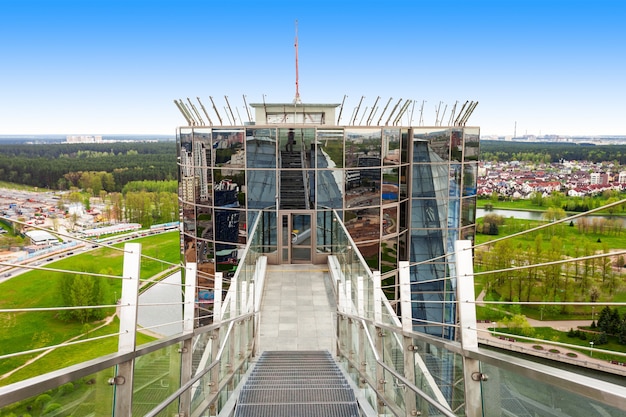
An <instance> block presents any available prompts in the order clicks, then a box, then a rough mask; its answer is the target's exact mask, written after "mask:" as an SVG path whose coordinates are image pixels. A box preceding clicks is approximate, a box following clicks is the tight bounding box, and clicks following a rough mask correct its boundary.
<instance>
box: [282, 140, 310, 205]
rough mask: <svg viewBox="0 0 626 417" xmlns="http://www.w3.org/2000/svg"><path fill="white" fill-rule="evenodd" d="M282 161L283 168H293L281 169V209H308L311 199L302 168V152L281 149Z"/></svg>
mask: <svg viewBox="0 0 626 417" xmlns="http://www.w3.org/2000/svg"><path fill="white" fill-rule="evenodd" d="M280 161H281V164H280V166H281V168H292V169H289V170H287V169H283V170H281V171H280V209H281V210H306V209H308V208H309V199H308V196H307V191H306V189H307V188H306V187H305V183H304V178H305V177H304V173H305V171H304V170H303V169H302V165H303V163H302V153H301V152H289V151H281V153H280ZM293 168H297V169H293Z"/></svg>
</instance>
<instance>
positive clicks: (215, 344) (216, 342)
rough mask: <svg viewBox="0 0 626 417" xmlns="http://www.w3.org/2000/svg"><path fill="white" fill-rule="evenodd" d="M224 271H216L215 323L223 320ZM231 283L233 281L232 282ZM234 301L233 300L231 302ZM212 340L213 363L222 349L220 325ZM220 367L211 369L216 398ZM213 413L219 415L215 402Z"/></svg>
mask: <svg viewBox="0 0 626 417" xmlns="http://www.w3.org/2000/svg"><path fill="white" fill-rule="evenodd" d="M222 279H223V277H222V273H221V272H216V273H215V287H214V290H213V291H214V292H213V294H214V297H213V323H214V324H218V323H220V322H221V321H222ZM231 285H233V283H232V282H231ZM232 302H233V301H232V300H231V303H232ZM209 337H210V340H211V363H213V362H214V361H215V360H216V359H217V353H218V351H219V349H220V327H219V326H218V327H216V328H215V329H214V330H213V331H212V332H211V334H210V336H209ZM220 368H221V366H219V365H218V366H214V367H213V369H211V370H210V371H209V374H210V375H211V376H210V382H209V385H210V387H209V392H210V397H211V398H212V399H214V398H215V397H216V396H217V392H218V389H219V385H220ZM211 413H212V414H211V415H217V409H216V404H215V402H212V403H211Z"/></svg>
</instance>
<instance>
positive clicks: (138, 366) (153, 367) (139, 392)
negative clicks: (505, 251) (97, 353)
mask: <svg viewBox="0 0 626 417" xmlns="http://www.w3.org/2000/svg"><path fill="white" fill-rule="evenodd" d="M178 347H179V346H178V345H172V346H168V347H166V348H163V349H159V350H157V351H155V352H151V353H148V354H147V355H144V356H140V357H139V358H137V359H136V360H135V378H134V383H133V406H132V408H133V415H134V416H143V415H146V414H147V413H148V412H149V411H150V410H152V409H153V408H155V407H156V406H157V405H159V404H160V403H161V402H163V401H164V400H165V399H166V398H167V397H169V396H170V395H171V394H172V393H174V392H175V391H176V390H177V389H178V388H179V387H180V367H181V363H180V353H178ZM167 409H168V411H169V413H170V414H172V415H173V414H175V413H177V412H178V402H177V401H174V402H173V403H172V404H170V405H169V406H168V407H167Z"/></svg>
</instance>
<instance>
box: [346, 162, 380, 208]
mask: <svg viewBox="0 0 626 417" xmlns="http://www.w3.org/2000/svg"><path fill="white" fill-rule="evenodd" d="M380 174H381V170H380V169H375V168H374V169H349V170H346V207H364V206H378V205H380V202H381V200H380V199H381V194H382V193H381V188H380V185H381V184H380Z"/></svg>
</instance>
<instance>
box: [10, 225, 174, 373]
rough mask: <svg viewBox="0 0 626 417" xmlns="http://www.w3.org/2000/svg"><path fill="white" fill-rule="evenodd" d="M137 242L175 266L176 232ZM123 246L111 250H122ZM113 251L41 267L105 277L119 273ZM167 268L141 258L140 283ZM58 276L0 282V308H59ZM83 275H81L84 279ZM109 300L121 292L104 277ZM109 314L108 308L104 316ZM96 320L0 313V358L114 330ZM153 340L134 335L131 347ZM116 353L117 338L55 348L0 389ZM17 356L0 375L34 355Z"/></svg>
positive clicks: (119, 256) (30, 275) (118, 254)
mask: <svg viewBox="0 0 626 417" xmlns="http://www.w3.org/2000/svg"><path fill="white" fill-rule="evenodd" d="M133 242H135V243H141V245H142V254H143V255H146V256H150V257H154V258H158V259H162V260H164V261H167V262H170V263H173V264H179V263H180V249H179V248H180V245H179V240H178V232H177V231H174V232H168V233H163V234H158V235H152V236H147V237H142V238H139V239H136V240H134V241H133ZM123 245H124V244H123V243H120V244H116V245H113V247H117V248H123ZM113 247H102V248H98V249H94V250H91V251H88V252H85V253H81V254H77V255H73V256H70V257H67V258H64V259H62V260H59V261H56V262H53V263H50V264H47V265H46V267H47V268H54V269H60V270H69V271H78V272H80V271H86V272H91V273H102V274H107V275H117V276H121V275H122V269H123V252H122V251H121V250H116V249H113ZM170 267H171V266H170V265H167V264H163V263H162V262H157V261H154V260H150V259H146V258H142V262H141V279H148V278H151V277H153V276H155V275H158V274H160V273H161V272H162V271H165V270H167V269H168V268H170ZM63 274H64V273H62V272H50V271H36V270H34V271H30V272H26V273H23V274H21V275H17V276H15V277H13V278H11V279H10V280H8V281H6V282H4V283H2V284H0V294H2V297H1V298H0V309H18V308H33V307H60V306H61V304H60V301H59V298H60V297H59V293H58V289H57V288H58V286H59V281H60V279H61V276H62V275H63ZM85 277H87V276H85ZM107 282H108V283H109V287H110V288H109V290H110V291H109V293H110V294H111V300H110V303H109V304H115V300H116V298H119V296H120V294H121V280H120V279H113V278H111V279H108V278H107ZM113 313H114V311H113V308H111V309H109V310H108V311H107V314H106V315H107V316H111V315H112V314H113ZM100 324H102V322H100V323H98V322H94V323H86V324H81V323H78V322H66V321H62V320H61V319H60V318H59V317H58V314H57V313H56V312H53V311H50V312H49V311H45V312H12V313H0V328H2V331H0V354H1V355H5V354H9V353H13V352H20V351H25V350H31V349H36V348H39V347H44V346H49V345H55V344H59V343H62V342H64V341H67V340H69V339H71V338H73V337H76V336H79V335H82V334H85V333H88V335H87V337H92V336H95V335H102V334H111V333H116V332H118V329H119V324H118V323H117V321H116V320H114V321H113V322H112V323H111V324H110V325H107V326H106V327H104V328H102V329H99V330H97V331H94V332H93V333H91V332H92V330H93V329H94V328H96V327H97V326H98V325H100ZM150 340H154V339H152V338H150V337H148V336H146V335H139V336H138V340H137V343H138V344H141V343H146V342H148V341H150ZM116 350H117V337H111V338H105V339H101V340H98V341H94V342H88V343H84V344H79V345H76V346H71V347H65V348H60V349H57V350H56V351H55V352H54V353H51V354H49V355H46V356H44V357H43V358H42V359H40V360H37V361H36V362H34V363H33V364H32V365H29V366H27V367H26V368H24V369H23V370H22V371H19V372H17V373H15V374H14V375H12V376H11V377H9V378H4V379H0V385H6V384H9V383H12V382H16V381H18V380H21V379H24V378H28V377H31V376H34V375H40V374H43V373H46V372H50V371H52V370H54V369H59V368H62V367H65V366H68V365H70V364H72V363H78V362H82V361H85V360H89V359H92V358H97V357H100V356H103V355H105V354H108V353H112V352H115V351H116ZM35 355H36V354H31V355H26V356H24V355H22V356H16V357H13V358H8V359H4V360H2V361H0V375H3V374H5V373H6V372H9V371H11V370H13V369H15V368H16V367H18V366H20V365H22V364H23V363H25V362H26V361H27V360H28V359H30V358H31V357H33V356H35Z"/></svg>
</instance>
